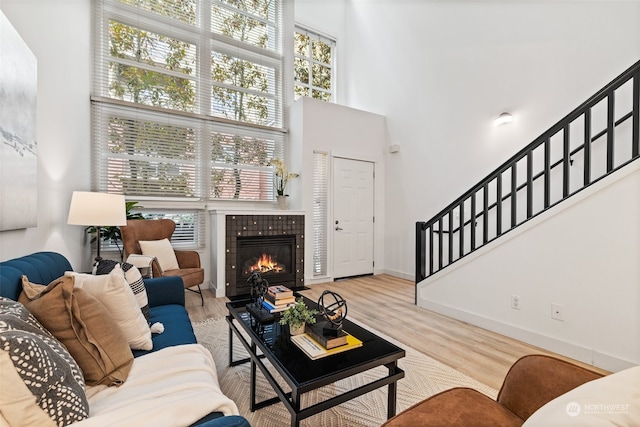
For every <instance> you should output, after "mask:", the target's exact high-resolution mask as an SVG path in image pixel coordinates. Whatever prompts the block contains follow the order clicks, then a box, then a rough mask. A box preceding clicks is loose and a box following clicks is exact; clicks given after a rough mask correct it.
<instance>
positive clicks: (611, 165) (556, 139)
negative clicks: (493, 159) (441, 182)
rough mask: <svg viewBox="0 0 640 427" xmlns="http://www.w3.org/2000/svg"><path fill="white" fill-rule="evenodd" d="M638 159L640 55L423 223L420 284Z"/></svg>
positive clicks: (419, 242) (419, 240) (418, 236)
mask: <svg viewBox="0 0 640 427" xmlns="http://www.w3.org/2000/svg"><path fill="white" fill-rule="evenodd" d="M616 111H621V113H619V114H616ZM594 128H595V129H602V130H601V131H599V132H594V131H593V129H594ZM638 157H640V61H638V62H636V63H635V64H634V65H633V66H631V67H630V68H629V69H627V70H626V71H625V72H624V73H622V74H621V75H620V76H618V77H617V78H616V79H614V80H613V81H612V82H611V83H609V84H608V85H606V86H605V87H604V88H602V89H601V90H599V91H598V92H597V93H596V94H594V95H593V96H592V97H590V98H589V99H588V100H587V101H585V102H584V103H583V104H582V105H580V106H579V107H578V108H576V109H575V110H573V111H572V112H571V113H569V114H568V115H567V116H566V117H564V118H563V119H562V120H560V121H559V122H558V123H556V124H555V125H553V126H552V127H551V128H549V129H548V130H547V131H546V132H544V133H543V134H542V135H540V136H539V137H538V138H536V139H535V140H534V141H533V142H532V143H530V144H529V145H527V146H526V147H525V148H523V149H522V150H520V151H519V152H518V153H517V154H515V155H514V156H513V157H511V158H510V159H509V160H507V161H506V162H505V163H503V164H502V165H501V166H499V167H498V168H497V169H496V170H494V171H493V172H492V173H491V174H489V175H488V176H487V177H486V178H484V179H483V180H482V181H480V182H479V183H477V184H476V185H474V186H473V187H472V188H471V189H470V190H468V191H467V192H466V193H464V194H463V195H462V196H460V197H459V198H458V199H456V200H455V201H454V202H452V203H451V204H449V206H447V207H446V208H444V209H443V210H442V211H440V212H439V213H438V214H436V215H435V216H434V217H433V218H431V219H430V220H428V221H424V222H423V221H418V222H416V267H415V268H416V270H415V271H416V274H415V283H416V285H417V284H418V283H419V282H421V281H422V280H424V279H426V278H427V277H429V276H431V275H433V274H435V273H437V272H439V271H441V270H442V269H444V268H445V267H447V266H449V265H451V264H453V263H454V262H456V261H458V260H460V259H462V258H463V257H465V256H467V255H469V254H471V253H473V252H474V251H476V250H478V249H480V248H481V247H483V246H485V245H486V244H488V243H490V242H492V241H493V240H495V239H497V238H499V237H500V236H502V235H504V234H505V233H507V232H508V231H511V230H513V229H514V228H516V227H518V226H519V225H522V224H524V223H525V222H527V221H529V220H530V219H532V218H534V217H535V216H537V215H539V214H541V213H542V212H545V211H547V210H548V209H551V208H552V207H554V206H555V205H557V204H558V203H561V202H562V201H564V200H566V199H567V198H569V197H571V196H572V195H574V194H576V193H577V192H579V191H581V190H583V189H585V188H587V187H588V186H590V185H592V184H594V183H595V182H597V181H599V180H600V179H602V178H604V177H606V176H607V175H610V174H611V173H613V172H615V171H617V170H618V169H620V168H622V167H624V166H625V165H627V164H629V163H631V162H632V161H634V160H636V159H638ZM416 295H417V293H416ZM416 298H417V296H416Z"/></svg>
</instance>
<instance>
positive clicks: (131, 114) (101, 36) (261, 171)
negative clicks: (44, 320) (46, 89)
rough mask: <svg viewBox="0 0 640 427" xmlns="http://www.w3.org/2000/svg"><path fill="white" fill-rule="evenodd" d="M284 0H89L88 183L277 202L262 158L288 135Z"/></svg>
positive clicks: (147, 193)
mask: <svg viewBox="0 0 640 427" xmlns="http://www.w3.org/2000/svg"><path fill="white" fill-rule="evenodd" d="M286 3H287V2H285V1H284V0H252V1H250V2H249V1H246V2H245V1H231V0H169V1H163V2H157V1H155V0H97V1H96V6H95V8H96V19H95V26H96V32H95V38H96V49H95V61H94V63H95V66H94V74H95V76H94V96H92V138H93V156H92V157H93V166H94V168H93V172H94V173H93V177H94V187H95V188H96V189H97V190H99V191H107V192H117V193H123V194H125V195H127V196H132V197H151V198H179V199H183V200H184V199H196V200H211V199H231V200H273V198H274V191H273V185H272V182H273V168H272V167H271V166H268V165H269V162H270V160H272V159H275V158H279V159H283V158H284V153H285V150H284V145H285V142H286V141H285V139H286V132H285V130H284V129H283V123H284V122H285V117H284V114H285V109H284V104H285V99H286V94H285V93H284V90H283V87H284V85H283V84H282V82H283V79H284V78H283V69H284V67H285V62H286V61H287V56H286V55H283V47H282V46H283V40H282V33H283V31H282V28H283V26H284V27H286V25H285V22H284V19H285V18H284V17H285V15H287V13H285V11H284V8H285V5H286ZM289 58H290V56H289Z"/></svg>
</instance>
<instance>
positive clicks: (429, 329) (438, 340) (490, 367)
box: [187, 275, 606, 389]
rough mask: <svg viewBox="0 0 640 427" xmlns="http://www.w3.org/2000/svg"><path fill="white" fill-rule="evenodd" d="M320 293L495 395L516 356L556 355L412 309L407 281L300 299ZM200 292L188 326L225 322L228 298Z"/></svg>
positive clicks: (343, 285)
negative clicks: (202, 296) (338, 300)
mask: <svg viewBox="0 0 640 427" xmlns="http://www.w3.org/2000/svg"><path fill="white" fill-rule="evenodd" d="M325 289H329V290H332V291H335V292H337V293H339V294H340V295H341V296H342V297H343V298H344V299H345V300H346V301H347V303H348V310H349V314H348V316H349V317H352V318H354V319H358V320H360V321H362V322H364V323H365V324H366V325H369V326H371V327H372V328H375V329H377V330H379V331H380V332H383V333H385V334H387V335H389V336H391V337H393V338H395V339H396V340H398V341H400V342H402V343H404V344H406V345H408V346H411V347H413V348H414V349H416V350H418V351H420V352H422V353H424V354H426V355H427V356H430V357H432V358H434V359H436V360H438V361H440V362H442V363H444V364H446V365H449V366H451V367H452V368H454V369H456V370H458V371H460V372H463V373H465V374H466V375H468V376H470V377H472V378H475V379H476V380H478V381H480V382H482V383H484V384H486V385H488V386H490V387H493V388H495V389H499V388H500V385H501V384H502V380H503V379H504V376H505V374H506V373H507V371H508V369H509V367H510V366H511V365H512V364H513V362H515V361H516V360H517V359H518V358H520V357H521V356H524V355H526V354H534V353H535V354H552V355H555V354H554V353H551V352H548V351H545V350H543V349H540V348H538V347H535V346H532V345H529V344H526V343H523V342H520V341H517V340H514V339H511V338H508V337H505V336H503V335H500V334H496V333H494V332H490V331H487V330H485V329H482V328H478V327H476V326H472V325H470V324H468V323H464V322H461V321H458V320H455V319H451V318H449V317H446V316H442V315H440V314H437V313H434V312H431V311H428V310H425V309H422V308H420V307H417V306H416V305H415V304H414V289H415V287H414V284H413V282H411V281H408V280H403V279H399V278H396V277H393V276H388V275H379V276H365V277H360V278H354V279H348V280H341V281H337V282H329V283H321V284H316V285H312V286H310V289H309V290H305V291H303V292H302V294H303V295H305V296H306V297H308V298H310V299H312V300H317V298H318V297H319V296H320V294H321V293H322V292H323V291H324V290H325ZM204 292H205V305H204V307H202V306H201V305H200V296H199V295H197V294H194V293H193V292H187V310H188V311H189V316H190V317H191V320H192V321H194V322H195V321H200V320H204V319H206V318H218V317H222V316H225V315H226V307H225V303H226V302H227V301H228V300H227V298H214V297H213V294H212V293H211V292H209V291H208V290H205V291H204ZM556 356H557V355H556ZM563 358H564V359H567V358H565V357H563ZM567 360H571V359H567ZM576 363H578V362H576ZM579 364H580V363H579ZM592 369H593V368H592ZM601 372H604V373H606V371H601Z"/></svg>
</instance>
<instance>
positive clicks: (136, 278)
mask: <svg viewBox="0 0 640 427" xmlns="http://www.w3.org/2000/svg"><path fill="white" fill-rule="evenodd" d="M117 264H120V267H121V268H122V271H124V278H125V279H126V280H127V283H129V286H130V287H131V290H132V291H133V294H134V295H135V296H136V301H138V305H139V306H140V310H142V314H143V315H144V318H145V319H147V323H148V322H149V319H150V315H149V297H148V296H147V288H145V287H144V281H143V280H142V274H140V270H138V268H137V267H136V266H135V265H133V264H129V263H128V262H117V261H113V260H110V259H103V260H101V261H100V262H99V263H98V265H97V266H96V274H109V273H111V270H113V268H114V267H115V266H116V265H117Z"/></svg>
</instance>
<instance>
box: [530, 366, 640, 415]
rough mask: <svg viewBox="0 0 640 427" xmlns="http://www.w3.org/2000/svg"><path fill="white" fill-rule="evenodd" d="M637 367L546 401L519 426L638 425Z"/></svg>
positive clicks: (639, 393)
mask: <svg viewBox="0 0 640 427" xmlns="http://www.w3.org/2000/svg"><path fill="white" fill-rule="evenodd" d="M639 384H640V366H635V367H633V368H628V369H625V370H623V371H619V372H616V373H614V374H611V375H607V376H604V377H602V378H598V379H597V380H593V381H589V382H586V383H584V384H582V385H581V386H578V387H576V388H574V389H573V390H570V391H568V392H566V393H565V394H563V395H561V396H558V397H556V398H555V399H553V400H552V401H550V402H548V403H547V404H545V405H544V406H542V407H541V408H540V409H538V410H537V411H536V412H534V413H533V414H532V415H531V416H530V417H529V418H528V419H527V420H526V421H525V423H524V424H523V427H525V426H526V427H547V426H554V427H573V426H576V427H577V426H579V427H591V426H593V427H604V426H611V427H614V426H617V427H619V426H638V425H640V405H638V402H640V387H639V386H638V385H639Z"/></svg>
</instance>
